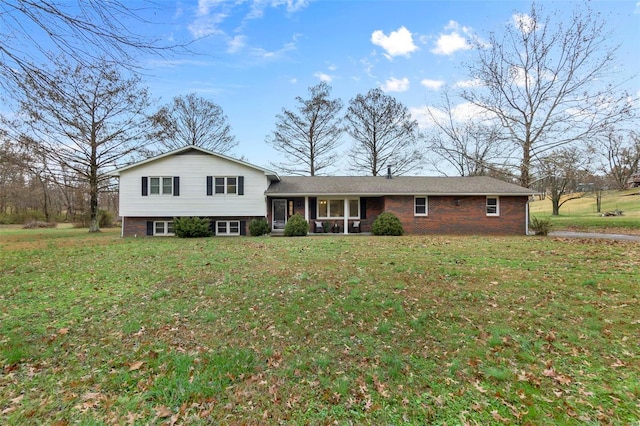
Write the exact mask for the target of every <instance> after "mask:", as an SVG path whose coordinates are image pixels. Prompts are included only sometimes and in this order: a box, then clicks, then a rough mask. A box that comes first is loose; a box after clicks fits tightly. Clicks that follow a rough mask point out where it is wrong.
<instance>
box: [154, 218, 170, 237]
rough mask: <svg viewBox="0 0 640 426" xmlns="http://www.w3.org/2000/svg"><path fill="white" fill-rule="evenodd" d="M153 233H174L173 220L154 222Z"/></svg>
mask: <svg viewBox="0 0 640 426" xmlns="http://www.w3.org/2000/svg"><path fill="white" fill-rule="evenodd" d="M153 235H167V236H168V235H174V231H173V222H172V221H168V220H167V221H163V220H159V221H156V222H153Z"/></svg>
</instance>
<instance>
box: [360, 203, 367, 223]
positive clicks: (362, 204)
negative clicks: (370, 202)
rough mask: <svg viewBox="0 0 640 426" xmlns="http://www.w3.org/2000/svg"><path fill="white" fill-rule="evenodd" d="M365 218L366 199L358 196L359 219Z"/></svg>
mask: <svg viewBox="0 0 640 426" xmlns="http://www.w3.org/2000/svg"><path fill="white" fill-rule="evenodd" d="M366 218H367V199H366V198H360V219H366Z"/></svg>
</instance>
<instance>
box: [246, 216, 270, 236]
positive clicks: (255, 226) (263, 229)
mask: <svg viewBox="0 0 640 426" xmlns="http://www.w3.org/2000/svg"><path fill="white" fill-rule="evenodd" d="M270 231H271V230H270V229H269V223H268V222H267V220H266V219H253V220H252V221H251V222H249V235H251V236H252V237H259V236H260V235H265V234H268V233H269V232H270Z"/></svg>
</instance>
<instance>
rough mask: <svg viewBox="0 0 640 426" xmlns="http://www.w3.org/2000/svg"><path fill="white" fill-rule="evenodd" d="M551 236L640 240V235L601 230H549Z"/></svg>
mask: <svg viewBox="0 0 640 426" xmlns="http://www.w3.org/2000/svg"><path fill="white" fill-rule="evenodd" d="M549 236H550V237H562V238H599V239H604V240H619V241H637V242H640V235H626V234H602V233H599V232H573V231H555V232H549Z"/></svg>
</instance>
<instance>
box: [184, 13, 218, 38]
mask: <svg viewBox="0 0 640 426" xmlns="http://www.w3.org/2000/svg"><path fill="white" fill-rule="evenodd" d="M226 17H227V15H226V14H224V13H218V14H215V15H212V16H201V17H199V18H197V19H196V20H195V21H193V22H192V23H191V24H189V26H188V27H187V28H188V29H189V32H190V33H191V35H192V36H193V37H194V38H201V37H206V36H209V35H212V34H223V31H222V30H220V29H218V24H219V23H221V22H222V21H224V20H225V18H226Z"/></svg>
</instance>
